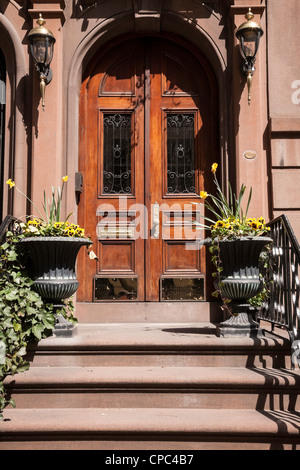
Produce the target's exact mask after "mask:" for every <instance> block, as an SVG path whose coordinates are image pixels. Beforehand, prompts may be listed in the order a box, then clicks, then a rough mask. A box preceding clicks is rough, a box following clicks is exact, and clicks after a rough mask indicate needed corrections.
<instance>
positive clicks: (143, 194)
mask: <svg viewBox="0 0 300 470" xmlns="http://www.w3.org/2000/svg"><path fill="white" fill-rule="evenodd" d="M212 88H213V87H212V83H211V82H210V80H209V78H208V75H207V71H206V69H205V67H203V64H200V63H199V61H198V60H196V58H195V57H194V56H193V55H192V54H191V53H189V52H188V51H187V50H186V49H185V48H183V47H181V46H179V45H178V44H176V43H173V42H171V41H169V40H167V39H164V40H162V39H158V38H139V39H133V40H129V41H127V42H124V43H123V44H122V45H121V46H120V45H118V46H117V47H113V48H112V49H110V50H109V51H108V52H107V53H106V54H104V55H103V56H102V57H101V58H100V59H99V61H98V63H97V64H96V65H95V67H94V68H93V69H91V71H90V72H89V74H88V76H87V77H86V80H85V81H84V83H83V85H82V91H81V108H80V132H81V134H80V167H79V171H80V172H81V173H82V174H83V188H84V189H83V193H82V195H81V199H80V202H79V222H80V224H81V225H83V226H84V227H85V229H86V232H87V233H88V234H90V235H91V236H92V238H93V241H94V251H96V252H97V256H98V258H99V259H98V261H97V262H92V261H91V260H88V259H87V257H84V256H83V255H82V254H81V257H80V262H79V273H78V277H79V281H80V288H79V291H78V300H81V301H92V300H94V301H101V300H106V301H107V300H138V301H159V300H162V301H163V300H203V299H204V298H205V275H206V260H205V251H204V250H203V249H202V250H199V249H197V245H195V238H196V236H203V232H201V231H199V229H196V228H195V225H194V222H196V221H200V216H201V211H202V209H203V204H202V202H201V200H200V198H199V193H200V191H201V190H202V189H204V188H205V189H206V190H209V188H208V186H207V185H208V181H210V179H211V178H210V175H209V173H210V165H211V162H212V159H213V160H214V157H212V155H213V154H214V141H215V139H216V135H215V134H214V132H215V131H214V130H215V120H214V119H215V113H214V112H213V108H214V106H215V102H214V99H215V96H214V94H213V93H212ZM207 177H208V178H207ZM192 203H196V204H192Z"/></svg>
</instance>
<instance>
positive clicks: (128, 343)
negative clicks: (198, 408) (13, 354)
mask: <svg viewBox="0 0 300 470" xmlns="http://www.w3.org/2000/svg"><path fill="white" fill-rule="evenodd" d="M28 358H29V360H30V362H31V364H32V366H33V367H35V366H38V367H40V366H66V365H68V366H93V367H94V366H96V367H98V366H149V365H151V366H171V365H172V366H198V367H206V366H208V367H212V366H216V367H228V366H231V367H275V368H279V367H283V368H284V367H290V342H289V339H288V338H286V337H284V336H280V335H278V334H274V333H272V332H270V331H267V330H266V331H265V335H264V336H263V337H262V338H219V337H217V336H216V325H215V324H214V323H210V322H196V323H191V322H190V323H174V322H173V323H130V324H127V323H125V324H124V323H114V324H107V323H103V324H100V323H95V324H88V323H83V324H81V323H79V324H78V325H77V334H76V335H75V336H73V337H67V338H64V337H58V336H55V335H53V336H51V337H49V338H46V339H43V340H41V341H40V342H39V344H38V345H31V346H30V352H29V354H28Z"/></svg>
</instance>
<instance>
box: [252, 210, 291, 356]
mask: <svg viewBox="0 0 300 470" xmlns="http://www.w3.org/2000/svg"><path fill="white" fill-rule="evenodd" d="M268 226H269V227H270V229H271V230H270V236H271V238H273V241H274V243H273V245H272V249H271V253H270V266H269V267H268V268H267V270H266V273H265V274H266V279H267V286H268V290H269V296H268V298H267V300H266V302H265V303H264V305H263V308H262V309H261V310H260V311H259V312H258V319H259V320H264V321H268V322H271V323H272V325H273V326H275V325H279V326H281V327H284V328H285V329H286V330H287V331H288V333H289V337H290V341H291V344H292V355H293V354H296V356H297V358H299V356H300V245H299V242H298V240H297V238H296V236H295V234H294V231H293V229H292V226H291V224H290V222H289V219H288V217H287V216H286V215H285V214H283V215H281V216H279V217H277V218H275V219H274V220H272V221H271V222H269V223H268ZM296 356H294V357H296ZM293 363H294V364H295V360H294V362H293ZM297 363H298V364H299V359H298V360H297Z"/></svg>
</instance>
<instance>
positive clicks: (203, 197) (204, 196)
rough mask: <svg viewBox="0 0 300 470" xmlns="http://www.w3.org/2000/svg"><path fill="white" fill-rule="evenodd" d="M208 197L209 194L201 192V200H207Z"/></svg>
mask: <svg viewBox="0 0 300 470" xmlns="http://www.w3.org/2000/svg"><path fill="white" fill-rule="evenodd" d="M207 196H208V194H207V192H206V191H200V197H201V199H206V198H207Z"/></svg>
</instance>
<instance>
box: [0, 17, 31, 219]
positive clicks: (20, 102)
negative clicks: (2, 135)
mask: <svg viewBox="0 0 300 470" xmlns="http://www.w3.org/2000/svg"><path fill="white" fill-rule="evenodd" d="M0 38H1V41H0V42H1V49H2V51H3V54H4V57H5V61H6V70H7V78H8V80H7V93H6V101H7V109H6V115H7V117H6V148H5V169H4V178H5V179H6V178H13V179H14V180H15V182H16V184H17V186H18V188H20V189H21V190H22V191H23V192H24V193H25V194H26V192H27V152H26V130H25V126H24V109H23V108H24V101H25V100H24V98H25V90H24V85H25V84H24V77H25V75H26V60H25V54H24V49H23V46H22V43H21V40H20V38H19V36H18V34H17V31H16V30H15V28H14V26H13V25H12V23H11V22H10V21H9V20H8V18H7V17H6V16H4V15H3V14H2V13H0ZM10 196H11V194H10ZM6 210H7V211H9V212H11V213H13V215H15V216H16V217H21V216H24V215H25V214H26V200H25V198H24V197H22V196H21V195H20V194H18V193H17V192H14V198H13V201H12V200H11V201H10V202H9V201H8V200H7V191H5V190H4V213H5V212H6Z"/></svg>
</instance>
